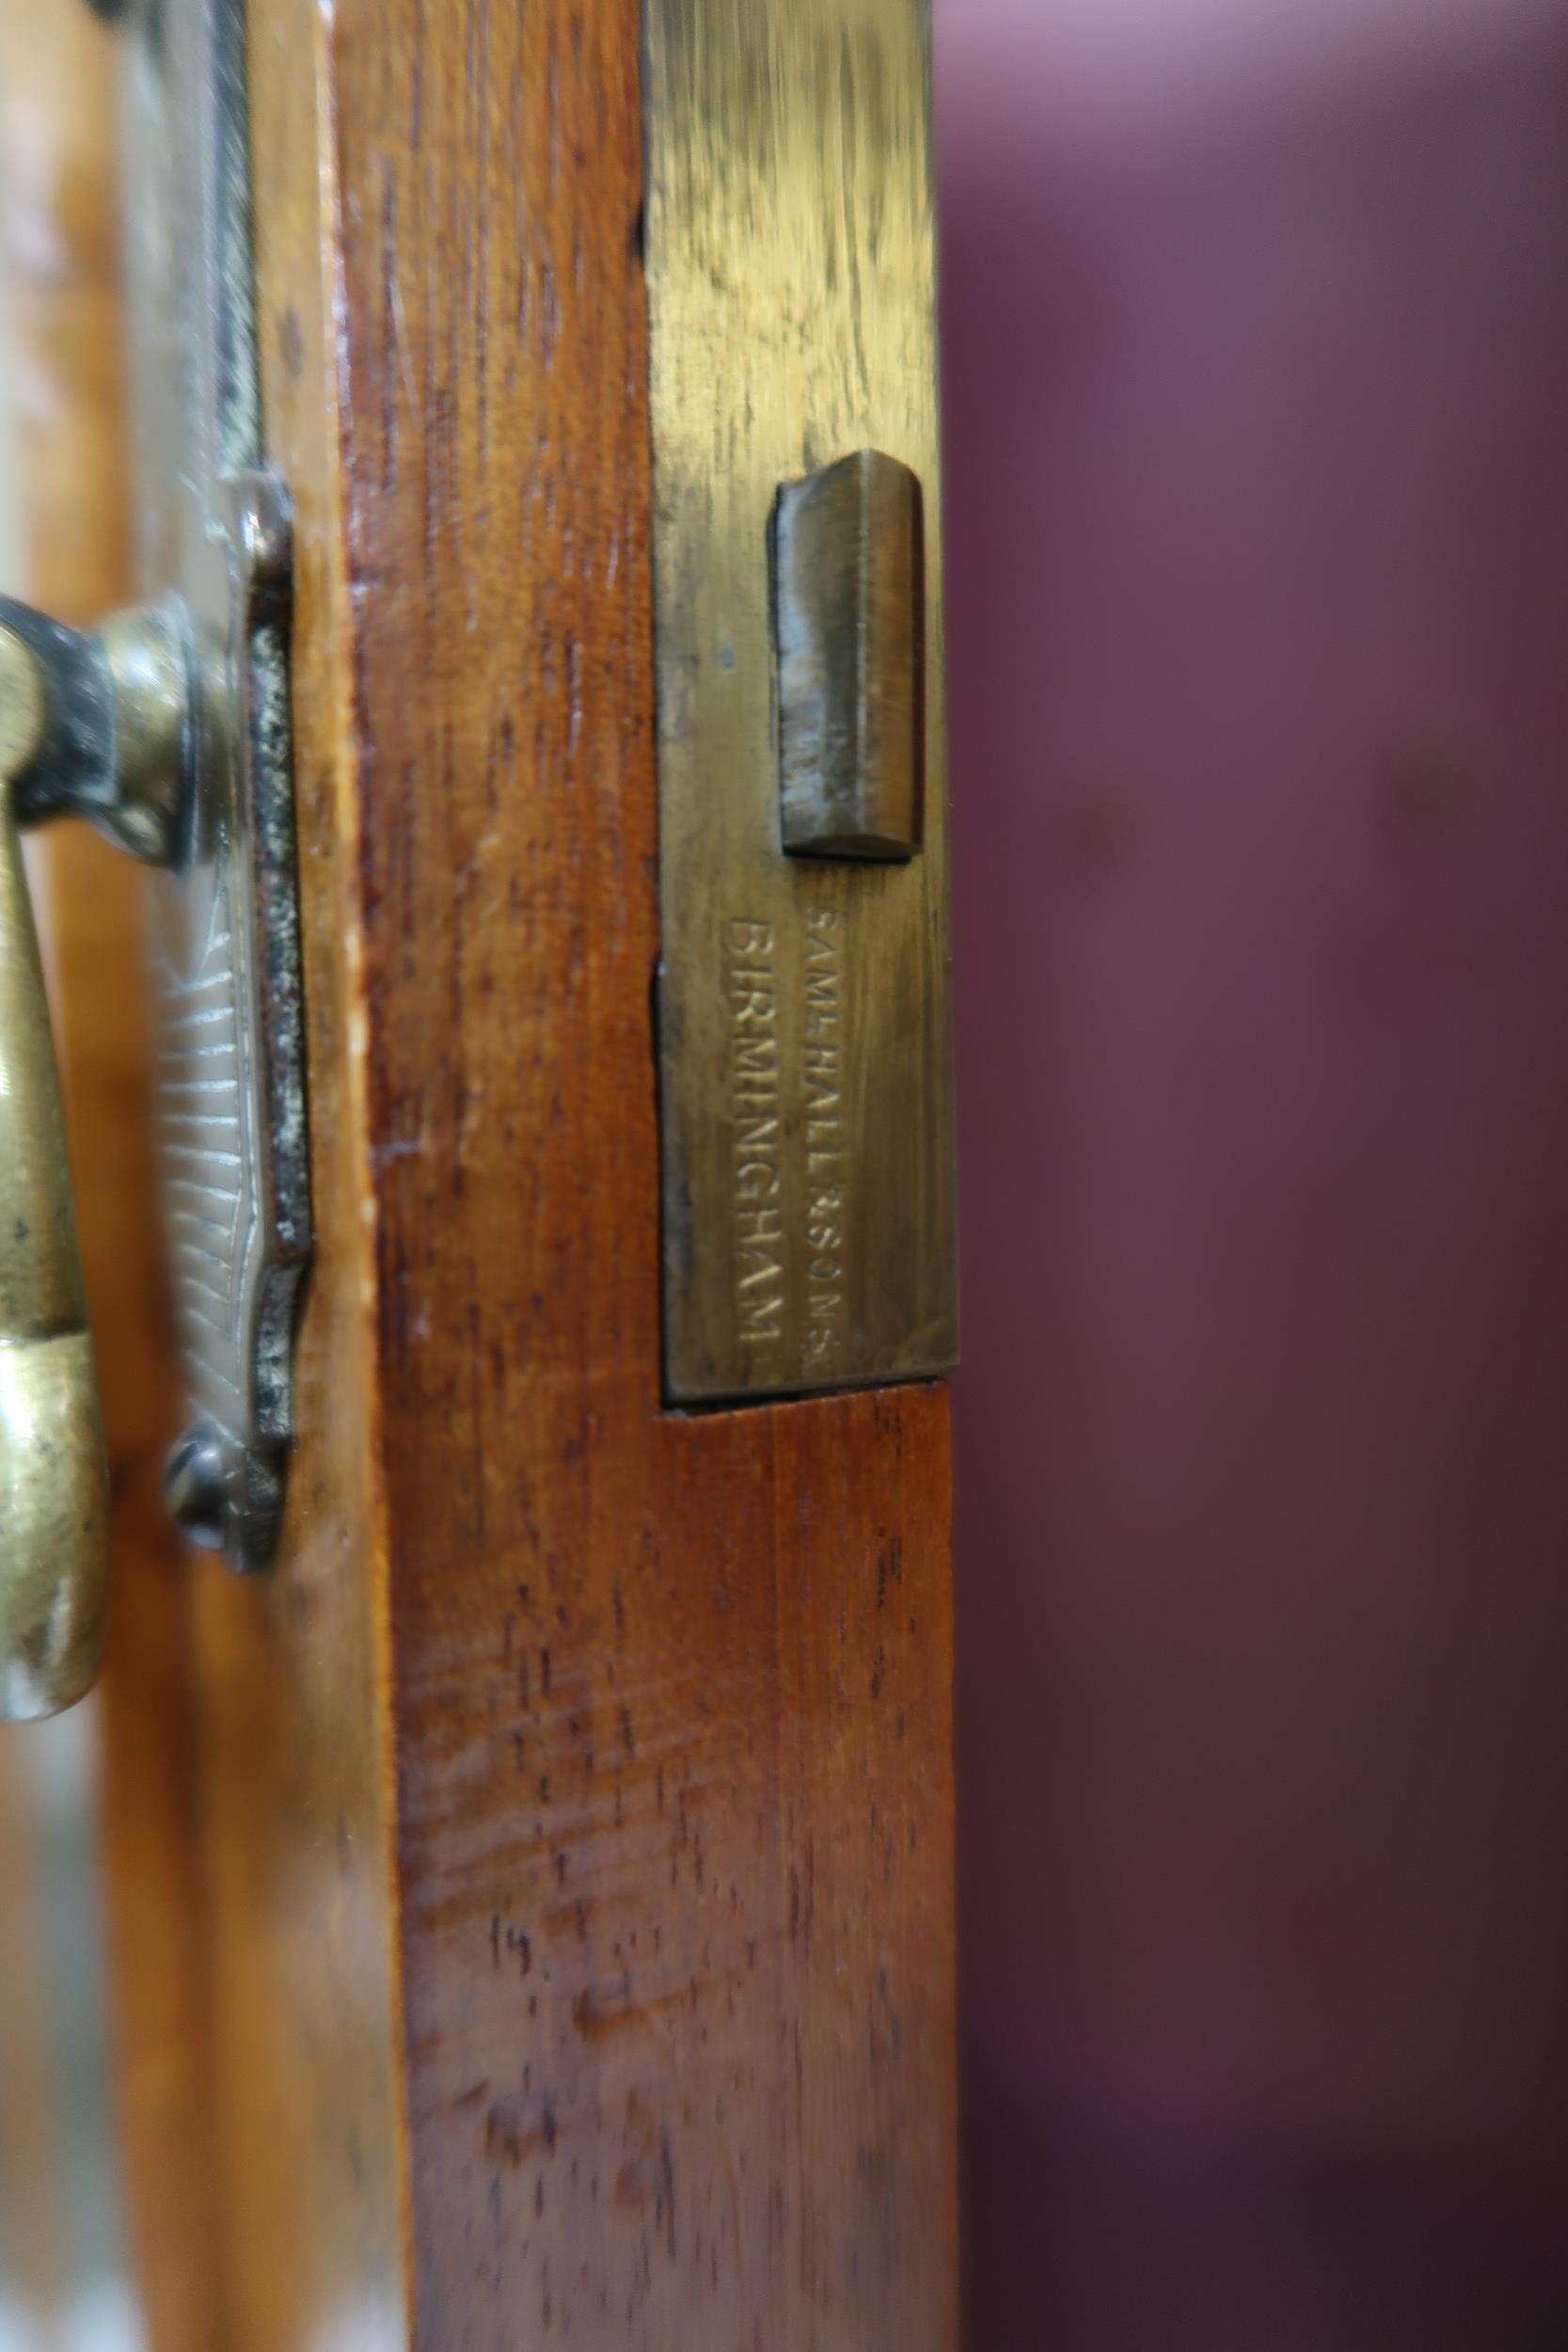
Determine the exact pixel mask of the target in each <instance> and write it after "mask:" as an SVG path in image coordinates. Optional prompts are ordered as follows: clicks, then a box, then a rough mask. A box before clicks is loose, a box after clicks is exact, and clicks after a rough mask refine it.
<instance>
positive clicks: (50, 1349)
mask: <svg viewBox="0 0 1568 2352" xmlns="http://www.w3.org/2000/svg"><path fill="white" fill-rule="evenodd" d="M48 717H49V712H48V694H47V685H46V680H45V676H44V672H43V669H42V665H41V664H40V661H39V660H38V657H37V656H36V654H35V653H34V652H33V650H32V648H31V647H30V646H29V645H27V644H25V643H24V641H23V639H22V638H21V637H20V636H18V635H17V634H16V633H15V632H14V631H13V630H12V629H10V628H6V627H5V626H3V625H0V803H3V807H0V1718H3V1719H4V1720H6V1721H8V1722H12V1723H16V1722H24V1721H27V1720H30V1719H32V1718H35V1717H38V1716H41V1715H53V1714H56V1713H58V1711H59V1710H60V1708H66V1707H70V1706H71V1705H73V1704H74V1702H75V1701H76V1700H77V1699H79V1698H81V1697H82V1696H83V1695H84V1693H85V1692H86V1691H87V1688H88V1686H89V1684H90V1683H91V1681H92V1678H93V1676H94V1675H95V1674H96V1673H97V1671H98V1662H99V1659H100V1657H101V1655H102V1652H103V1634H104V1628H105V1620H106V1615H107V1608H108V1585H109V1472H108V1463H107V1459H106V1456H105V1454H104V1446H103V1412H102V1409H101V1407H100V1405H99V1398H98V1377H97V1372H96V1369H95V1366H94V1362H93V1353H92V1341H91V1338H90V1336H89V1334H88V1331H87V1300H86V1297H85V1295H84V1292H83V1287H82V1261H81V1252H80V1249H79V1248H78V1245H77V1240H76V1213H75V1208H74V1204H73V1202H72V1200H71V1170H70V1167H69V1164H68V1162H67V1158H66V1146H65V1122H64V1120H63V1118H62V1116H61V1111H60V1089H59V1080H58V1077H57V1075H56V1073H55V1047H54V1041H53V1039H52V1038H51V1036H50V1031H49V1011H48V1007H47V1004H46V1003H45V1000H44V993H43V971H42V966H41V964H40V961H39V946H38V933H37V931H36V930H35V929H34V926H33V910H32V905H31V902H30V900H29V898H28V895H27V882H26V876H25V874H24V870H23V864H22V841H21V835H20V833H19V830H18V823H17V807H16V794H17V787H18V786H19V785H20V784H21V781H22V779H23V778H24V776H25V775H26V774H27V773H28V771H29V770H30V769H32V768H33V767H34V765H35V763H36V762H37V760H38V758H39V756H40V751H41V749H42V746H43V742H44V739H45V735H46V732H47V728H48Z"/></svg>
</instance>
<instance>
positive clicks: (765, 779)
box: [646, 0, 958, 1403]
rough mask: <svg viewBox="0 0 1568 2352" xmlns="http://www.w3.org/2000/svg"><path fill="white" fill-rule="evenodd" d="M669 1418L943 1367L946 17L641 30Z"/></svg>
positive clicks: (669, 23)
mask: <svg viewBox="0 0 1568 2352" xmlns="http://www.w3.org/2000/svg"><path fill="white" fill-rule="evenodd" d="M646 24H647V94H646V95H647V142H646V144H647V173H648V190H647V196H648V201H647V227H646V249H647V266H648V286H649V300H650V323H651V334H652V353H653V375H652V390H653V431H654V477H655V480H654V488H655V515H654V594H655V621H656V648H657V677H658V697H659V707H658V756H659V871H660V914H661V929H662V941H661V963H660V971H659V988H658V1015H659V1037H658V1053H659V1080H660V1116H661V1127H662V1143H663V1239H664V1321H665V1375H666V1388H667V1391H668V1393H669V1396H670V1398H671V1400H672V1401H673V1402H674V1403H701V1402H708V1401H715V1402H716V1401H720V1400H723V1399H728V1398H735V1397H744V1396H747V1395H778V1394H787V1393H791V1392H799V1391H809V1390H816V1389H832V1388H836V1387H841V1386H847V1385H850V1384H854V1383H863V1382H869V1381H878V1380H884V1379H896V1378H901V1377H910V1376H912V1375H921V1374H927V1373H932V1372H936V1371H940V1370H942V1369H943V1368H944V1367H946V1366H948V1365H950V1364H951V1363H952V1362H953V1361H954V1360H955V1358H956V1354H957V1346H958V1277H957V1240H956V1230H955V1203H956V1183H955V1173H954V1100H953V1047H952V1030H951V1011H950V998H949V969H948V967H949V921H948V879H947V789H946V761H945V735H944V711H943V688H942V531H941V468H940V452H939V440H938V424H937V347H936V328H935V315H934V312H935V303H934V291H935V289H934V280H935V262H934V250H933V245H934V240H933V216H932V172H931V132H930V60H929V36H930V6H929V0H648V5H647V17H646Z"/></svg>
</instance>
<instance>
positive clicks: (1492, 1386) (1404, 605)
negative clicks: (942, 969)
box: [938, 0, 1568, 2352]
mask: <svg viewBox="0 0 1568 2352" xmlns="http://www.w3.org/2000/svg"><path fill="white" fill-rule="evenodd" d="M938 14H939V40H938V72H939V117H940V135H941V146H942V199H943V205H944V227H943V246H944V255H943V264H944V284H943V311H944V319H943V325H944V341H945V349H946V374H947V383H946V401H947V447H948V475H947V516H948V548H949V562H950V574H949V606H950V627H951V678H952V689H953V773H954V807H955V818H956V830H957V860H958V865H957V914H958V989H959V993H958V1021H959V1050H960V1072H961V1080H962V1088H963V1094H962V1111H961V1116H962V1122H963V1147H964V1167H963V1176H964V1187H965V1189H964V1221H965V1258H964V1277H965V1282H966V1302H965V1303H966V1333H965V1341H966V1364H965V1368H964V1370H963V1372H962V1374H961V1375H960V1378H959V1382H958V1448H959V1453H958V1460H959V1511H958V1587H959V1624H960V1662H959V1698H960V1726H961V1732H960V1774H961V1803H962V1829H963V1844H962V1866H961V1867H962V1904H963V1909H962V1923H963V1936H964V1967H965V2038H966V2050H965V2056H966V2100H967V2110H968V2118H969V2125H968V2128H969V2148H970V2172H969V2201H970V2210H969V2217H968V2226H969V2245H970V2289H971V2308H972V2312H973V2313H974V2344H975V2352H1010V2347H1012V2346H1015V2345H1016V2346H1031V2347H1032V2346H1035V2345H1039V2346H1041V2347H1051V2352H1112V2348H1113V2347H1114V2348H1115V2352H1122V2348H1123V2347H1126V2348H1127V2352H1180V2347H1185V2346H1188V2345H1191V2346H1193V2347H1194V2348H1195V2352H1340V2347H1355V2352H1360V2347H1363V2346H1374V2345H1375V2346H1378V2347H1380V2352H1381V2348H1387V2352H1394V2347H1402V2346H1405V2345H1407V2344H1408V2345H1410V2346H1412V2347H1414V2346H1416V2345H1417V2344H1419V2346H1420V2347H1421V2352H1441V2348H1446V2347H1449V2346H1450V2345H1451V2346H1454V2347H1463V2348H1464V2352H1513V2347H1514V2346H1527V2345H1528V2346H1534V2345H1536V2344H1540V2345H1542V2346H1547V2345H1554V2346H1563V2345H1568V2228H1565V2216H1568V1438H1565V1432H1568V7H1564V6H1560V5H1557V0H1531V4H1530V5H1526V0H1315V5H1308V0H1300V5H1288V4H1287V0H1279V4H1278V5H1265V0H938Z"/></svg>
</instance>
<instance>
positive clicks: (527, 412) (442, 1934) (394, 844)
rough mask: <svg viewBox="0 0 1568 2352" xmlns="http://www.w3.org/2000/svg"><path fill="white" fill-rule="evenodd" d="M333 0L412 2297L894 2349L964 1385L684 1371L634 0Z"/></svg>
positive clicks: (430, 2306)
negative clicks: (665, 992) (744, 1406)
mask: <svg viewBox="0 0 1568 2352" xmlns="http://www.w3.org/2000/svg"><path fill="white" fill-rule="evenodd" d="M333 22H334V28H335V30H334V57H333V66H334V92H335V122H336V143H335V153H336V164H337V170H338V174H339V182H340V185H339V201H338V208H337V217H338V220H339V222H340V223H341V255H340V266H339V273H338V280H337V286H338V312H337V317H338V324H339V326H340V330H341V342H340V346H339V358H340V365H341V371H342V373H341V379H340V385H339V392H340V398H341V415H342V418H343V438H342V443H341V448H342V457H343V483H344V488H343V519H344V527H345V536H346V544H347V550H348V565H349V582H348V588H349V593H348V599H347V609H348V612H349V614H350V616H351V625H352V632H353V633H352V642H351V644H350V647H349V648H348V651H349V655H350V659H351V661H352V675H353V697H354V699H353V729H354V754H355V764H354V775H353V792H352V795H351V798H350V801H349V803H348V805H347V806H346V807H344V808H343V810H342V812H341V813H342V814H343V816H344V818H346V819H347V820H348V821H349V822H350V824H351V825H352V833H351V834H350V835H349V836H348V837H347V838H345V839H344V841H343V842H342V844H341V849H342V853H343V857H344V860H345V863H346V864H348V865H350V866H351V868H352V875H353V882H354V886H355V892H356V905H355V914H354V920H353V927H352V931H351V938H350V946H351V951H352V960H353V962H354V963H355V965H356V977H357V979H358V982H359V985H360V987H361V988H362V991H363V995H362V1005H361V1015H360V1021H359V1024H358V1030H357V1034H358V1037H359V1039H360V1041H361V1052H362V1079H363V1089H364V1092H363V1110H364V1116H365V1119H366V1121H367V1131H366V1136H365V1145H366V1165H365V1180H366V1192H365V1201H364V1207H365V1218H366V1230H367V1232H368V1235H369V1239H370V1242H371V1245H372V1258H373V1263H372V1268H371V1272H372V1283H373V1293H372V1295H373V1300H374V1312H375V1323H374V1331H373V1339H372V1343H373V1358H372V1361H373V1368H374V1373H373V1385H374V1389H375V1392H376V1400H377V1420H378V1424H379V1428H378V1436H379V1449H378V1450H379V1470H380V1478H381V1481H382V1497H383V1511H382V1526H383V1529H384V1533H385V1541H386V1545H387V1554H386V1574H387V1601H388V1627H389V1635H390V1641H389V1655H390V1667H391V1676H392V1685H391V1692H390V1697H391V1708H392V1724H391V1728H392V1753H393V1764H394V1788H395V1808H396V1810H395V1822H394V1854H395V1869H396V1875H397V1887H398V1896H399V1901H400V1930H401V1937H400V1961H401V1978H402V1986H403V2000H404V2035H405V2062H406V2088H405V2097H406V2122H407V2128H408V2148H409V2172H408V2183H409V2193H410V2214H411V2220H412V2243H411V2253H412V2272H411V2287H412V2296H413V2309H414V2314H415V2327H416V2334H417V2338H418V2341H419V2342H420V2344H423V2345H429V2346H436V2345H448V2344H452V2345H455V2344H476V2345H477V2344H485V2345H490V2344H495V2345H502V2344H505V2345H509V2346H510V2345H513V2344H518V2345H520V2344H551V2343H556V2342H561V2343H568V2342H569V2343H574V2344H590V2345H595V2346H599V2345H602V2346H606V2347H608V2346H610V2345H616V2346H620V2345H626V2346H630V2345H640V2346H641V2345H646V2346H657V2347H659V2348H660V2352H663V2348H664V2347H669V2346H673V2345H675V2344H680V2345H682V2346H684V2347H695V2346H699V2345H711V2346H714V2347H718V2346H721V2345H725V2346H728V2345H732V2344H736V2345H738V2344H749V2345H756V2346H759V2347H760V2346H767V2347H778V2352H801V2348H802V2347H805V2346H808V2345H817V2346H821V2347H824V2352H829V2348H830V2347H831V2348H832V2352H839V2348H840V2347H842V2348H843V2352H849V2347H851V2346H854V2347H865V2352H872V2348H873V2347H875V2348H876V2352H883V2348H884V2347H889V2346H894V2345H896V2346H899V2347H900V2348H901V2352H920V2348H921V2347H926V2346H931V2347H936V2346H939V2345H944V2344H949V2343H950V2342H951V2340H952V2336H953V2332H954V2327H955V2269H956V2261H955V2246H954V2211H953V2208H954V2181H953V2166H954V2160H955V2157H954V2151H955V2131H954V2091H953V2066H952V2051H951V2033H952V1997H953V1985H952V1916H951V1867H952V1848H951V1810H950V1806H951V1790H950V1736H951V1726H950V1718H949V1677H950V1644H949V1606H950V1593H949V1549H948V1475H949V1470H948V1452H947V1417H946V1404H945V1400H944V1398H943V1397H942V1395H941V1394H940V1393H939V1392H937V1391H920V1390H911V1391H902V1392H899V1393H896V1394H886V1395H881V1396H868V1397H860V1398H843V1399H838V1400H834V1401H831V1402H827V1403H821V1404H813V1405H807V1406H797V1407H791V1408H783V1409H773V1410H767V1411H753V1412H747V1413H742V1414H737V1415H733V1416H725V1415H714V1416H708V1417H691V1418H681V1417H679V1416H675V1415H668V1414H665V1413H662V1412H661V1410H660V1408H659V1402H658V1390H659V1384H658V1295H657V1263H658V1230H657V1174H656V1170H657V1124H656V1104H655V1089H654V1058H653V1041H652V1035H651V1026H650V990H651V982H652V977H653V970H654V961H655V955H656V947H657V935H656V915H655V890H654V877H655V860H656V850H657V841H656V802H655V774H654V728H653V716H654V713H653V674H652V645H651V627H650V616H649V615H650V596H649V585H650V583H649V566H648V538H649V532H648V518H649V498H650V478H649V463H650V454H649V429H648V417H647V405H646V402H647V393H646V386H647V357H646V342H645V337H646V326H645V313H644V299H643V286H642V279H641V261H640V252H639V244H640V220H641V133H640V120H641V88H640V75H639V15H638V9H637V8H636V6H635V5H634V4H633V0H575V4H574V0H545V4H543V5H536V6H533V7H531V8H527V9H523V10H485V9H483V8H466V7H463V8H460V7H458V6H456V5H454V4H452V0H392V5H390V6H386V5H383V6H379V7H375V8H372V7H371V6H369V5H368V0H352V5H349V6H346V7H340V8H338V10H337V11H336V14H335V17H334V20H333ZM280 292H281V290H280V289H279V288H277V286H275V285H274V284H272V283H270V282H269V281H268V279H267V275H266V271H265V268H263V300H264V308H265V313H266V316H267V319H268V329H267V331H268V335H269V339H270V340H271V341H272V342H273V343H274V346H275V348H276V349H277V351H278V352H279V354H281V352H282V350H283V348H284V345H285V343H286V342H287V337H286V334H285V326H286V321H285V318H284V316H283V315H282V314H281V313H280V310H279V294H280ZM285 308H286V304H285Z"/></svg>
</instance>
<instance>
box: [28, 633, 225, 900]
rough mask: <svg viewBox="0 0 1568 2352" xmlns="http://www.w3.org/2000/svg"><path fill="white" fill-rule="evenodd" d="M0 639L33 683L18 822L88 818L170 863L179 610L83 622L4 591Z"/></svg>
mask: <svg viewBox="0 0 1568 2352" xmlns="http://www.w3.org/2000/svg"><path fill="white" fill-rule="evenodd" d="M0 637H4V639H5V640H6V642H7V643H8V644H9V645H10V646H11V647H12V648H13V649H14V650H13V654H12V656H11V657H10V659H11V660H12V662H13V665H14V663H15V662H16V661H17V660H21V659H23V658H25V660H26V662H27V667H28V676H29V681H30V682H29V685H28V687H27V689H26V706H25V707H26V708H27V711H28V713H29V717H30V722H31V723H32V724H33V736H32V739H31V743H30V746H29V749H28V751H27V755H26V756H25V758H23V759H21V760H19V762H18V764H17V765H16V766H15V768H14V769H13V771H12V777H13V782H14V786H15V792H14V800H13V809H12V814H13V815H14V817H15V818H16V821H17V823H18V824H19V825H21V826H23V827H26V826H28V825H36V824H40V823H41V822H42V821H43V820H44V819H45V818H51V817H85V818H87V820H88V821H89V823H92V824H95V825H96V826H97V827H98V828H99V830H100V832H102V833H103V834H107V835H108V837H109V839H110V840H111V841H114V842H117V843H118V844H119V847H120V848H121V849H122V850H129V851H130V852H131V854H132V856H133V857H137V858H140V859H142V860H143V862H144V863H146V864H148V865H151V866H167V865H169V864H170V863H171V862H172V861H173V858H174V856H175V853H176V847H177V838H178V834H179V828H180V822H181V818H182V812H183V807H184V802H185V799H186V787H187V784H188V782H189V768H190V761H189V758H188V756H187V746H188V739H189V735H190V730H191V692H190V677H189V663H188V660H187V654H186V647H185V643H184V636H183V632H182V626H181V619H180V614H179V612H178V611H177V609H176V608H174V607H173V606H169V607H157V606H148V607H142V606H136V607H134V608H133V609H132V610H131V611H129V612H117V613H115V614H113V615H112V616H111V617H110V618H109V619H108V620H106V621H105V622H104V623H103V627H102V628H99V629H95V630H92V631H90V632H84V631H83V630H81V629H75V628H66V627H65V625H64V623H63V622H61V621H55V620H51V619H50V618H49V616H48V614H47V613H44V612H36V611H35V610H34V609H33V607H32V606H31V605H29V604H19V603H18V602H17V601H16V599H15V598H14V597H12V596H0ZM0 691H3V685H0ZM15 707H16V708H17V709H18V711H20V710H21V709H22V708H23V707H24V706H23V704H22V703H20V702H19V703H18V704H17V705H16V706H15Z"/></svg>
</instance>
